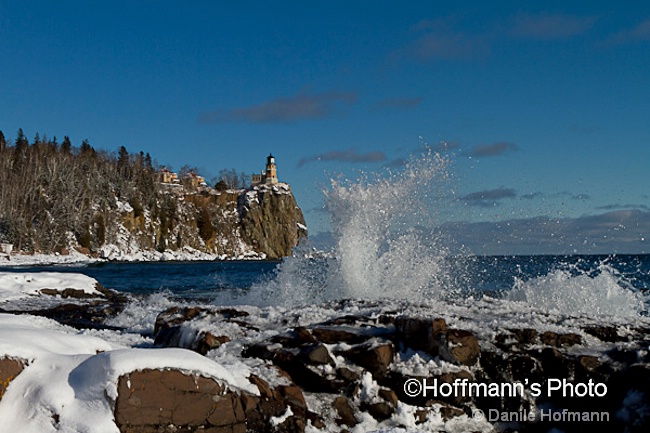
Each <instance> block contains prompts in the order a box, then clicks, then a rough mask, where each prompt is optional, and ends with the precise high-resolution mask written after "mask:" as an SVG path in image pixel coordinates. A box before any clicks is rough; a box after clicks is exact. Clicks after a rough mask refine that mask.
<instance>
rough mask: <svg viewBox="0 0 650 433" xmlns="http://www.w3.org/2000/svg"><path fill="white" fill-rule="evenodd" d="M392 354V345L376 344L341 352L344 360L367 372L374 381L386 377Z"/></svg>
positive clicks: (393, 351) (359, 346)
mask: <svg viewBox="0 0 650 433" xmlns="http://www.w3.org/2000/svg"><path fill="white" fill-rule="evenodd" d="M394 354H395V350H394V349H393V344H392V343H383V344H376V343H372V342H369V343H364V344H361V345H358V346H355V347H353V348H352V349H350V350H348V351H345V352H341V355H343V356H344V357H345V358H347V359H349V360H350V361H352V362H354V363H355V364H357V365H360V366H361V367H363V368H365V369H366V370H368V371H369V372H370V374H372V376H373V377H374V378H375V379H376V380H381V379H383V378H385V377H386V373H387V372H388V367H389V366H390V364H391V362H393V356H394Z"/></svg>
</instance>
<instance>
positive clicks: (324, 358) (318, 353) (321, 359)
mask: <svg viewBox="0 0 650 433" xmlns="http://www.w3.org/2000/svg"><path fill="white" fill-rule="evenodd" d="M300 357H301V358H302V359H303V360H305V362H307V363H308V364H314V365H334V360H333V359H332V357H331V356H330V353H329V351H328V350H327V348H326V347H325V346H324V345H322V344H320V343H317V344H313V345H310V346H307V347H303V348H302V350H301V351H300Z"/></svg>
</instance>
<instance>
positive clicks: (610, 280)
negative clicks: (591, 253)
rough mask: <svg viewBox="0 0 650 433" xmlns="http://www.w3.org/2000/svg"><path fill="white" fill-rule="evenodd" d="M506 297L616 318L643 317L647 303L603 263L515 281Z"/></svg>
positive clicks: (563, 267) (572, 312)
mask: <svg viewBox="0 0 650 433" xmlns="http://www.w3.org/2000/svg"><path fill="white" fill-rule="evenodd" d="M506 298H508V299H511V300H516V301H524V302H526V303H528V304H530V305H532V306H533V307H536V308H539V309H542V310H546V311H555V312H559V313H562V314H568V315H576V314H584V315H590V316H600V315H612V316H618V317H638V316H639V315H642V314H647V306H646V304H647V303H648V296H647V295H644V294H643V293H642V292H640V291H637V290H635V289H634V287H633V286H632V284H630V283H629V281H628V280H627V278H626V277H625V276H623V275H621V274H620V272H618V271H617V270H616V268H614V267H613V266H611V265H609V264H608V263H607V261H606V260H605V261H602V262H600V263H598V264H597V265H596V266H595V268H590V267H587V268H584V267H583V266H581V263H580V262H578V263H571V264H563V265H561V266H559V267H557V268H556V269H553V270H551V271H549V272H548V273H546V274H544V275H540V276H537V277H534V278H530V279H523V278H515V281H514V284H513V287H512V289H511V290H510V291H509V292H508V293H506Z"/></svg>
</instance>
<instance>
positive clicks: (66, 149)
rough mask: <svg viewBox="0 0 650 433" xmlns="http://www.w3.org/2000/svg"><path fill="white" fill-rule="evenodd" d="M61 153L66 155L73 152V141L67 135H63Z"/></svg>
mask: <svg viewBox="0 0 650 433" xmlns="http://www.w3.org/2000/svg"><path fill="white" fill-rule="evenodd" d="M61 153H63V154H64V155H70V154H71V153H72V142H71V141H70V137H68V136H67V135H66V136H64V137H63V143H61Z"/></svg>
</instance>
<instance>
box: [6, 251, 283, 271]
mask: <svg viewBox="0 0 650 433" xmlns="http://www.w3.org/2000/svg"><path fill="white" fill-rule="evenodd" d="M139 254H140V253H139ZM139 254H137V255H131V254H126V255H125V256H123V257H121V258H103V257H92V256H88V255H86V254H82V253H71V254H68V255H60V254H12V255H10V256H9V258H8V257H7V256H6V255H3V256H0V269H2V268H18V267H25V268H28V267H37V266H59V265H61V266H69V265H80V266H81V265H95V264H103V263H174V262H178V263H184V262H234V261H244V262H248V261H251V262H277V261H279V260H272V259H267V258H265V257H259V256H246V255H243V254H242V255H239V256H223V255H221V256H219V255H216V254H212V255H211V254H208V253H201V254H200V255H198V254H197V255H194V254H169V252H165V253H160V254H161V255H160V256H159V257H143V256H141V255H139ZM129 256H130V257H131V258H125V257H129ZM134 256H135V257H134Z"/></svg>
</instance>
